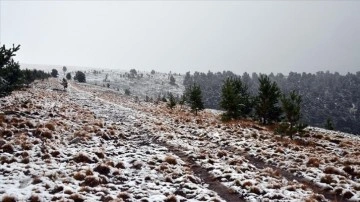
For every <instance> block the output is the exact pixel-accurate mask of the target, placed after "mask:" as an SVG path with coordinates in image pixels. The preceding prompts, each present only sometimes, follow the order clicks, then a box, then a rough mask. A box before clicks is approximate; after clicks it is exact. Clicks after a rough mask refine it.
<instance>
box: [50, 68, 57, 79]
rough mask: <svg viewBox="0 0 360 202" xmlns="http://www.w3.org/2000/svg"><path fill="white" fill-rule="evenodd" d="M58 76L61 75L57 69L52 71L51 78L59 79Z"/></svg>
mask: <svg viewBox="0 0 360 202" xmlns="http://www.w3.org/2000/svg"><path fill="white" fill-rule="evenodd" d="M58 75H59V73H58V71H57V70H56V69H52V70H51V76H52V77H54V78H56V77H58Z"/></svg>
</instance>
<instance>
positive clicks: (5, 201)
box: [2, 195, 17, 202]
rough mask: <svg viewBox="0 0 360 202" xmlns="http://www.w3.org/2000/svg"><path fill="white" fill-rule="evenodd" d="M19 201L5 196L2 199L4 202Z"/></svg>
mask: <svg viewBox="0 0 360 202" xmlns="http://www.w3.org/2000/svg"><path fill="white" fill-rule="evenodd" d="M16 201H17V199H16V198H15V197H14V196H9V195H4V196H3V197H2V202H16Z"/></svg>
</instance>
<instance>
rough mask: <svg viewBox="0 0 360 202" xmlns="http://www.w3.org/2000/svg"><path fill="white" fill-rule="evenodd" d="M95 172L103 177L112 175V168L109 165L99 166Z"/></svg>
mask: <svg viewBox="0 0 360 202" xmlns="http://www.w3.org/2000/svg"><path fill="white" fill-rule="evenodd" d="M94 171H95V172H98V173H100V174H103V175H108V174H109V173H110V168H109V166H108V165H105V164H99V165H97V166H96V167H95V168H94Z"/></svg>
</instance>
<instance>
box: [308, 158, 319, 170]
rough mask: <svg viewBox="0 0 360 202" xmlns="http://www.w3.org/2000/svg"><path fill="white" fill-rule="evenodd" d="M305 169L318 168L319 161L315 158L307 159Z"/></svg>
mask: <svg viewBox="0 0 360 202" xmlns="http://www.w3.org/2000/svg"><path fill="white" fill-rule="evenodd" d="M306 166H307V167H316V168H318V167H319V166H320V160H319V159H317V158H309V160H308V162H306Z"/></svg>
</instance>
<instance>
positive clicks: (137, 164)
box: [132, 161, 143, 170]
mask: <svg viewBox="0 0 360 202" xmlns="http://www.w3.org/2000/svg"><path fill="white" fill-rule="evenodd" d="M142 166H143V164H142V163H141V162H140V161H135V162H134V164H133V166H132V168H135V169H136V170H140V169H141V167H142Z"/></svg>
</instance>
